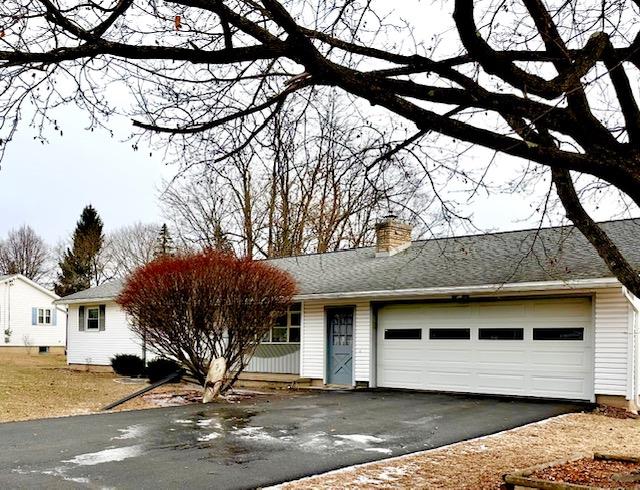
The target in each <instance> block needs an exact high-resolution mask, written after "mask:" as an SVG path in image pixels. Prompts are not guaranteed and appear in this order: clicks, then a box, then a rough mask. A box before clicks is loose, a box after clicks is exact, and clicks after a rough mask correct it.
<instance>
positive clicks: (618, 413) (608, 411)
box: [593, 405, 640, 419]
mask: <svg viewBox="0 0 640 490" xmlns="http://www.w3.org/2000/svg"><path fill="white" fill-rule="evenodd" d="M593 413H597V414H599V415H604V416H605V417H611V418H614V419H638V418H640V415H638V414H637V413H633V412H630V411H629V410H625V409H624V408H614V407H608V406H606V405H598V407H597V408H596V409H595V410H594V411H593Z"/></svg>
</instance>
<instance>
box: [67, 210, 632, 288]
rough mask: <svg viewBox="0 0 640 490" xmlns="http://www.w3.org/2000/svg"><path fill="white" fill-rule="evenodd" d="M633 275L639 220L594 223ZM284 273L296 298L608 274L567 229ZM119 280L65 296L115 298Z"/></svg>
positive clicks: (417, 246)
mask: <svg viewBox="0 0 640 490" xmlns="http://www.w3.org/2000/svg"><path fill="white" fill-rule="evenodd" d="M601 226H602V228H603V229H604V230H605V231H606V232H607V234H608V235H609V236H610V237H611V239H612V240H613V241H614V242H615V243H616V244H617V245H618V246H619V247H620V249H621V251H622V253H623V254H624V255H625V257H627V259H629V260H630V261H631V263H632V265H633V266H634V267H636V268H637V269H639V270H640V219H632V220H620V221H610V222H606V223H602V224H601ZM266 262H267V263H269V264H272V265H274V266H276V267H278V268H280V269H283V270H286V271H288V272H290V273H291V274H292V275H293V276H294V278H295V279H296V281H297V282H298V289H299V294H303V295H308V294H328V293H350V292H351V293H353V292H364V291H392V290H403V289H420V288H438V287H441V288H447V287H451V288H455V287H465V286H479V285H485V284H510V283H521V282H538V281H570V280H577V279H597V278H605V277H612V275H611V273H610V272H609V270H608V269H607V267H606V265H605V264H604V262H603V261H602V259H600V257H599V256H598V255H597V253H596V251H595V250H594V249H593V247H592V246H591V245H590V244H589V242H588V241H587V240H586V239H585V238H584V237H583V236H582V234H580V232H579V231H578V230H577V229H575V228H574V227H572V226H566V227H556V228H545V229H542V230H523V231H513V232H501V233H494V234H486V235H470V236H462V237H454V238H442V239H433V240H424V241H416V242H413V243H412V244H411V246H410V247H409V248H408V249H406V250H404V251H402V252H400V253H398V254H396V255H394V256H391V257H379V258H376V257H375V248H374V247H364V248H358V249H353V250H344V251H338V252H331V253H326V254H315V255H303V256H299V257H288V258H282V259H271V260H267V261H266ZM121 285H122V282H121V281H117V282H112V283H109V284H104V285H102V286H98V287H97V288H92V289H89V290H86V291H81V292H79V293H76V294H74V295H71V296H67V297H66V298H64V300H67V299H71V300H74V299H85V298H86V299H90V298H98V297H100V298H104V297H107V296H108V294H111V295H112V296H116V295H117V293H118V291H119V290H120V287H121Z"/></svg>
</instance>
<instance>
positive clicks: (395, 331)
mask: <svg viewBox="0 0 640 490" xmlns="http://www.w3.org/2000/svg"><path fill="white" fill-rule="evenodd" d="M421 338H422V329H421V328H390V329H385V331H384V339H385V340H420V339H421Z"/></svg>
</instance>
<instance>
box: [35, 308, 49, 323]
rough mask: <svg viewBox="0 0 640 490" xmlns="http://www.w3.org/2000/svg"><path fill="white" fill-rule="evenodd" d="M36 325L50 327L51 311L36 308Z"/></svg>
mask: <svg viewBox="0 0 640 490" xmlns="http://www.w3.org/2000/svg"><path fill="white" fill-rule="evenodd" d="M38 325H51V310H50V309H49V308H38Z"/></svg>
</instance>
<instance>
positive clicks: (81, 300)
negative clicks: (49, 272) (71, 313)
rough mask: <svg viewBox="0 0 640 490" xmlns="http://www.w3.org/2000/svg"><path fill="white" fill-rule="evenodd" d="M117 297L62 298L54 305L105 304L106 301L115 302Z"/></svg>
mask: <svg viewBox="0 0 640 490" xmlns="http://www.w3.org/2000/svg"><path fill="white" fill-rule="evenodd" d="M115 300H116V297H115V296H104V297H102V298H77V299H65V298H60V299H57V300H55V301H54V302H53V304H54V305H74V304H85V305H86V304H91V303H104V302H106V301H115Z"/></svg>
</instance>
